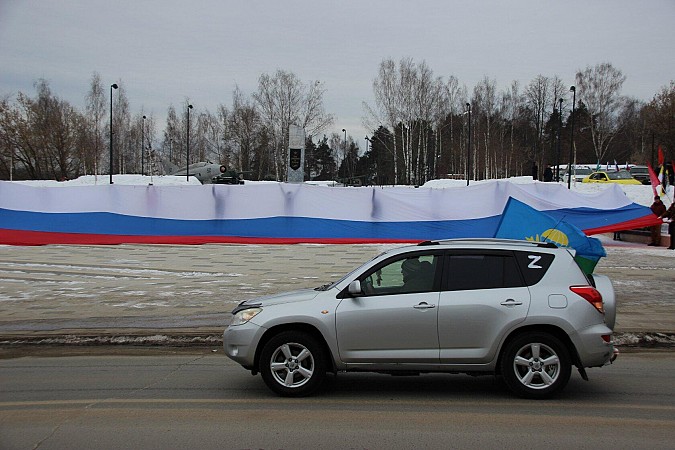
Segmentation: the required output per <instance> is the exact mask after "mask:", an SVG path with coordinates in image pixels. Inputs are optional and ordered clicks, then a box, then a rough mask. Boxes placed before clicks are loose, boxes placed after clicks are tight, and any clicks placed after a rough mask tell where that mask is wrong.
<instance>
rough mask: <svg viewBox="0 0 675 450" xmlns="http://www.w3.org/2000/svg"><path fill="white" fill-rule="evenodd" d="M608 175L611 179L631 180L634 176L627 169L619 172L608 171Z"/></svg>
mask: <svg viewBox="0 0 675 450" xmlns="http://www.w3.org/2000/svg"><path fill="white" fill-rule="evenodd" d="M607 176H608V177H609V179H610V180H630V179H631V178H633V177H632V176H631V175H630V174H629V173H628V172H626V171H625V170H620V171H618V172H607Z"/></svg>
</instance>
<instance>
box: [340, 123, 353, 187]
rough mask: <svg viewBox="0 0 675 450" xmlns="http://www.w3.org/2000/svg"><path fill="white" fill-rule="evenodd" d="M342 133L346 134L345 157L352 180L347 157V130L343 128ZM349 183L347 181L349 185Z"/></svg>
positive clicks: (348, 173)
mask: <svg viewBox="0 0 675 450" xmlns="http://www.w3.org/2000/svg"><path fill="white" fill-rule="evenodd" d="M342 132H343V133H344V134H345V153H344V155H345V162H346V163H347V175H348V176H349V177H350V178H351V170H350V168H349V158H348V157H347V130H345V129H344V128H343V129H342ZM349 181H351V180H349ZM349 181H347V183H349Z"/></svg>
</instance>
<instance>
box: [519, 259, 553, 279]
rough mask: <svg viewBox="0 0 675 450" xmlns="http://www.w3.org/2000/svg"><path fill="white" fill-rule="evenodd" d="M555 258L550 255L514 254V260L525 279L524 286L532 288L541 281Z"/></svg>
mask: <svg viewBox="0 0 675 450" xmlns="http://www.w3.org/2000/svg"><path fill="white" fill-rule="evenodd" d="M554 258H555V257H554V256H553V255H552V254H550V253H537V252H516V260H517V261H518V266H520V271H521V272H522V273H523V277H524V278H525V284H527V285H528V286H533V285H535V284H537V283H539V282H540V281H541V279H542V278H543V277H544V275H545V274H546V272H547V271H548V269H549V267H551V263H552V262H553V259H554Z"/></svg>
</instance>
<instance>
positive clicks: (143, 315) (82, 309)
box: [0, 240, 675, 340]
mask: <svg viewBox="0 0 675 450" xmlns="http://www.w3.org/2000/svg"><path fill="white" fill-rule="evenodd" d="M604 243H605V248H606V250H607V253H608V256H607V257H606V258H603V259H602V260H601V262H600V263H599V265H598V267H597V268H596V272H597V273H602V274H606V275H608V276H610V277H611V279H612V280H613V282H614V287H615V290H616V292H617V297H618V302H619V307H618V317H617V328H616V331H617V332H621V333H633V332H635V333H641V332H664V333H675V314H674V313H673V311H674V307H675V252H674V251H670V250H667V249H664V248H654V247H647V246H646V245H644V244H631V243H624V242H614V241H611V240H609V241H605V242H604ZM391 247H392V246H391V245H197V246H173V245H119V246H41V247H12V246H4V247H0V340H2V339H4V340H7V339H12V338H15V337H30V336H58V335H88V336H91V335H97V334H106V335H111V334H120V335H122V334H126V335H135V334H136V335H137V334H143V335H148V334H152V333H157V334H163V333H173V334H180V333H184V334H186V335H189V334H202V335H205V334H214V335H217V334H219V333H221V332H222V330H223V328H224V327H225V326H226V325H227V324H228V322H229V318H230V314H229V312H230V311H231V310H232V308H233V307H234V306H235V305H236V304H237V303H239V302H241V301H242V300H245V299H249V298H253V297H257V296H261V295H267V294H274V293H278V292H282V291H287V290H293V289H299V288H306V287H316V286H319V285H321V284H325V283H327V282H330V281H333V280H335V279H337V278H339V277H340V276H341V275H343V274H345V273H347V272H348V271H350V270H351V269H353V268H355V267H356V266H358V265H360V264H361V263H362V262H365V261H367V260H368V259H370V258H372V257H374V256H376V255H377V254H379V253H380V252H382V251H383V250H386V249H388V248H391Z"/></svg>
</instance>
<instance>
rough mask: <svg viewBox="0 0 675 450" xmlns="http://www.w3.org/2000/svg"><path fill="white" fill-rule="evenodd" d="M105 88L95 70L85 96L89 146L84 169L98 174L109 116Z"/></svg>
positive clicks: (86, 171) (85, 171)
mask: <svg viewBox="0 0 675 450" xmlns="http://www.w3.org/2000/svg"><path fill="white" fill-rule="evenodd" d="M106 105H107V104H106V98H105V89H104V88H103V84H102V82H101V75H99V74H98V73H97V72H94V73H93V74H92V76H91V82H90V85H89V92H87V95H86V97H85V108H86V109H85V110H86V118H87V122H88V125H89V126H88V140H89V142H88V146H89V148H88V149H87V150H86V151H85V155H86V156H85V158H84V160H83V171H84V173H85V174H86V173H88V172H89V170H92V171H93V173H95V174H98V173H99V168H100V165H101V158H102V156H103V152H104V150H105V139H104V128H103V126H104V123H103V121H104V119H105V118H106V116H107V109H106Z"/></svg>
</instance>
